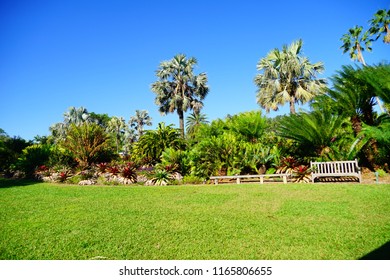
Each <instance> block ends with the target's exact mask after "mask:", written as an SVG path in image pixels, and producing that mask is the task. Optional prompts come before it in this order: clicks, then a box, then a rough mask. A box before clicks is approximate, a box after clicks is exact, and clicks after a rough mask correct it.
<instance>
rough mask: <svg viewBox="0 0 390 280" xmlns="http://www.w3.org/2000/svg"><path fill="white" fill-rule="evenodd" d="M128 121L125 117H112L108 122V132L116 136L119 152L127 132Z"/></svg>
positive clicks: (117, 150)
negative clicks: (126, 121)
mask: <svg viewBox="0 0 390 280" xmlns="http://www.w3.org/2000/svg"><path fill="white" fill-rule="evenodd" d="M125 129H126V123H125V119H124V118H123V117H112V118H111V119H110V120H109V121H108V124H107V129H106V130H107V132H109V133H111V134H112V135H113V136H114V138H115V143H116V152H117V153H118V154H119V146H120V143H121V142H122V139H123V136H124V134H125Z"/></svg>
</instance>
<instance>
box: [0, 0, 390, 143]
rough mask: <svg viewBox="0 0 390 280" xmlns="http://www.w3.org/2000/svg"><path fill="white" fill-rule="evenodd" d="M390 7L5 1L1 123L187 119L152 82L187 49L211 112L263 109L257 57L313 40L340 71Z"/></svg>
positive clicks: (15, 128)
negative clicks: (353, 35) (83, 115)
mask: <svg viewBox="0 0 390 280" xmlns="http://www.w3.org/2000/svg"><path fill="white" fill-rule="evenodd" d="M389 8H390V3H389V2H388V1H384V0H365V1H363V0H360V1H356V0H354V1H352V0H328V1H312V0H309V1H260V0H258V1H249V0H248V1H247V0H239V1H229V0H227V1H212V0H207V1H204V0H197V1H182V0H181V1H176V0H174V1H150V0H149V1H148V0H146V1H131V0H128V1H119V0H111V1H98V0H94V1H88V0H77V1H74V0H67V1H62V0H56V1H44V0H36V1H27V0H25V1H23V0H2V1H0V40H1V41H0V97H1V103H0V106H1V108H0V128H2V129H4V130H5V131H6V132H7V134H8V135H10V136H21V137H22V138H25V139H28V140H29V139H33V137H34V136H35V135H48V134H49V127H50V125H52V124H54V123H56V122H61V121H62V120H63V113H64V112H66V111H67V109H68V108H69V107H71V106H74V107H80V106H83V107H86V108H87V109H88V110H89V111H90V112H95V113H107V114H108V115H110V116H121V117H124V118H125V119H126V120H128V119H129V118H130V116H132V115H134V113H135V110H137V109H145V110H148V111H149V114H150V116H151V117H152V118H153V125H154V126H155V125H157V123H159V122H161V121H164V122H166V123H167V124H170V123H173V124H175V126H176V127H178V117H177V115H176V114H169V115H166V116H161V115H160V114H159V113H158V108H157V106H156V105H155V104H154V94H153V92H151V90H150V85H151V83H153V82H155V81H156V76H155V71H156V70H157V68H158V66H159V63H160V62H161V61H164V60H169V59H171V58H172V57H173V56H174V55H176V54H179V53H184V54H186V55H187V56H194V57H196V58H197V60H198V66H197V67H196V69H195V72H196V73H199V72H206V73H207V75H208V78H209V86H210V93H209V95H208V96H207V97H206V99H205V100H204V103H205V107H204V109H203V113H205V114H206V115H207V116H208V118H209V120H214V119H217V118H224V117H225V116H226V115H227V114H231V115H232V114H236V113H239V112H243V111H249V110H257V109H259V106H258V105H257V103H256V87H255V85H254V84H253V79H254V77H255V75H256V74H257V70H256V64H257V62H258V61H259V60H260V59H261V58H262V57H264V56H265V55H266V54H267V53H268V52H269V51H270V50H271V49H273V48H281V47H282V46H283V45H284V44H290V43H291V42H292V41H294V40H297V39H299V38H301V39H302V40H303V42H304V48H303V50H304V55H306V56H307V57H309V59H310V61H311V62H318V61H322V62H323V63H324V64H325V69H326V71H325V73H324V75H323V77H330V76H332V75H333V74H335V73H336V71H337V70H340V69H341V66H342V65H346V64H352V63H353V62H352V61H351V60H350V59H349V56H348V54H342V51H341V50H340V46H341V41H340V38H341V37H342V35H343V34H344V33H346V32H347V31H348V29H349V28H350V27H353V26H355V25H362V26H363V27H365V28H366V27H367V26H368V20H369V19H371V18H372V16H373V14H374V13H375V12H376V11H377V10H379V9H389ZM389 54H390V46H388V45H385V44H384V43H383V42H381V41H377V42H375V43H374V44H373V52H371V53H369V52H365V53H364V57H365V60H366V62H367V63H368V64H373V63H379V62H381V61H383V60H386V59H388V58H389ZM287 112H288V111H287V107H284V108H281V109H280V110H279V111H278V112H276V113H271V114H269V116H271V117H272V116H275V115H276V114H285V113H287ZM187 115H188V113H187Z"/></svg>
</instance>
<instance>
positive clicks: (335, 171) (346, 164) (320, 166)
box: [310, 159, 362, 183]
mask: <svg viewBox="0 0 390 280" xmlns="http://www.w3.org/2000/svg"><path fill="white" fill-rule="evenodd" d="M310 168H311V170H312V174H311V179H312V182H313V183H314V180H315V179H316V178H320V177H356V178H358V179H359V183H361V181H362V175H361V171H360V167H359V165H358V162H357V160H356V159H355V160H346V161H329V162H310Z"/></svg>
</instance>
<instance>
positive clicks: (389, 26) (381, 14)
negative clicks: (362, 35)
mask: <svg viewBox="0 0 390 280" xmlns="http://www.w3.org/2000/svg"><path fill="white" fill-rule="evenodd" d="M370 25H371V27H370V29H369V32H370V34H371V35H376V38H375V40H378V39H379V37H380V36H381V35H382V34H384V36H383V42H384V43H387V44H389V43H390V10H388V11H386V10H379V11H377V12H376V13H375V14H374V18H373V19H371V20H370Z"/></svg>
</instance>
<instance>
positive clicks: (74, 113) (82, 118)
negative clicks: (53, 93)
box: [64, 107, 92, 125]
mask: <svg viewBox="0 0 390 280" xmlns="http://www.w3.org/2000/svg"><path fill="white" fill-rule="evenodd" d="M91 121H92V119H91V117H90V114H89V113H88V110H87V109H86V108H84V107H80V108H75V107H70V108H69V109H68V112H65V113H64V123H65V124H66V125H70V124H72V123H73V124H76V125H80V124H82V123H84V122H91Z"/></svg>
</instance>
